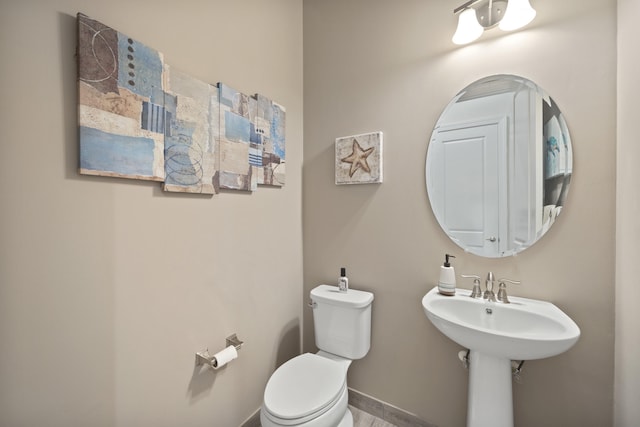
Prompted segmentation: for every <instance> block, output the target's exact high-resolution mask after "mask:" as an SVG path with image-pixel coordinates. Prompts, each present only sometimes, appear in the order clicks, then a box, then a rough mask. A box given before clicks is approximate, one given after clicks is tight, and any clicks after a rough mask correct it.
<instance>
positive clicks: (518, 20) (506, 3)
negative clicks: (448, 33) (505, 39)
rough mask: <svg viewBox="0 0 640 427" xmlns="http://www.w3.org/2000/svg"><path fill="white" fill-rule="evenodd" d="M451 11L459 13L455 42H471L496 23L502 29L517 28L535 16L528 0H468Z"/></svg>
mask: <svg viewBox="0 0 640 427" xmlns="http://www.w3.org/2000/svg"><path fill="white" fill-rule="evenodd" d="M453 13H454V15H455V14H458V13H459V14H460V15H459V16H458V28H457V29H456V32H455V34H454V35H453V39H452V41H453V42H454V43H455V44H467V43H471V42H472V41H474V40H476V39H478V38H479V37H480V36H481V35H482V33H483V32H484V30H488V29H490V28H493V27H495V26H496V25H498V26H499V28H500V29H501V30H503V31H513V30H517V29H518V28H522V27H524V26H525V25H527V24H528V23H530V22H531V21H532V20H533V18H535V16H536V11H535V9H533V8H532V7H531V4H529V0H470V1H468V2H466V3H465V4H463V5H461V6H458V7H457V8H455V9H454V10H453Z"/></svg>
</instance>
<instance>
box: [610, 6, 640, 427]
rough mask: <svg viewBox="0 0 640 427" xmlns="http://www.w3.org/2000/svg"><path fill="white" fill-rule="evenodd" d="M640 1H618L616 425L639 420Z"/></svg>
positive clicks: (622, 425) (621, 426)
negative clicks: (639, 125)
mask: <svg viewBox="0 0 640 427" xmlns="http://www.w3.org/2000/svg"><path fill="white" fill-rule="evenodd" d="M638 17H640V2H638V1H636V0H618V113H617V119H618V142H617V147H618V161H617V173H616V176H617V198H616V284H617V285H616V370H615V425H616V426H617V427H627V426H633V425H637V424H638V420H640V406H639V405H638V396H640V363H639V362H638V361H640V339H638V325H640V312H639V311H638V309H637V303H638V301H640V288H639V287H638V277H640V264H639V263H638V241H640V222H638V218H640V192H639V191H638V183H639V182H640V169H639V168H638V158H640V145H638V137H637V129H636V128H637V122H638V117H639V116H640V108H639V107H638V102H637V99H638V96H640V83H639V82H638V75H640V57H638V48H637V40H638V38H639V37H640V28H638V25H637V19H638Z"/></svg>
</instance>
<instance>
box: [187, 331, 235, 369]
mask: <svg viewBox="0 0 640 427" xmlns="http://www.w3.org/2000/svg"><path fill="white" fill-rule="evenodd" d="M242 344H244V341H241V340H240V339H239V338H238V336H237V335H236V334H233V335H230V336H228V337H227V338H226V347H230V346H233V347H235V349H236V351H237V350H240V348H242ZM226 347H225V348H226ZM201 365H209V366H211V367H212V368H213V369H218V368H219V367H220V366H218V364H217V361H216V357H215V355H214V356H212V355H210V354H209V349H208V348H206V349H204V350H203V351H199V352H197V353H196V366H201Z"/></svg>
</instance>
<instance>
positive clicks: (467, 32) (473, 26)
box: [451, 8, 484, 44]
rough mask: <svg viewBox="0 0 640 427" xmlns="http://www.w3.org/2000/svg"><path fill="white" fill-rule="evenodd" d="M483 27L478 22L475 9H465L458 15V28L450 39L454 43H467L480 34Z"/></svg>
mask: <svg viewBox="0 0 640 427" xmlns="http://www.w3.org/2000/svg"><path fill="white" fill-rule="evenodd" d="M483 31H484V28H482V25H480V24H479V23H478V18H477V17H476V11H475V10H474V9H471V8H469V9H465V10H464V11H462V13H461V14H460V16H459V17H458V28H457V29H456V32H455V34H454V35H453V38H452V39H451V41H453V42H454V43H455V44H467V43H471V42H472V41H474V40H476V39H477V38H478V37H480V36H481V35H482V32H483Z"/></svg>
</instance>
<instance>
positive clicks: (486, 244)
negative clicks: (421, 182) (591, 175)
mask: <svg viewBox="0 0 640 427" xmlns="http://www.w3.org/2000/svg"><path fill="white" fill-rule="evenodd" d="M572 167H573V155H572V149H571V137H570V135H569V130H568V128H567V125H566V123H565V120H564V117H563V116H562V113H561V112H560V109H559V108H558V106H557V105H556V103H555V102H554V101H553V99H551V97H550V96H549V95H548V94H547V93H546V92H545V91H544V90H542V89H541V88H540V87H539V86H538V85H536V84H535V83H534V82H532V81H530V80H527V79H525V78H523V77H518V76H513V75H496V76H490V77H486V78H483V79H481V80H478V81H476V82H474V83H472V84H470V85H469V86H467V87H466V88H464V89H463V90H462V91H460V92H459V93H458V94H457V95H456V96H455V97H454V98H453V100H452V101H451V102H450V103H449V105H447V107H446V108H445V109H444V111H443V113H442V115H441V116H440V118H439V119H438V122H437V123H436V125H435V128H434V130H433V133H432V134H431V141H430V143H429V148H428V150H427V161H426V167H425V175H426V182H427V192H428V195H429V201H430V202H431V208H432V210H433V213H434V215H435V217H436V219H437V220H438V223H439V224H440V226H441V227H442V229H443V230H444V232H445V233H446V234H447V235H448V236H449V237H450V238H451V240H453V241H454V242H455V243H456V244H457V245H458V246H460V247H461V248H463V249H464V250H465V251H467V252H470V253H473V254H476V255H480V256H484V257H490V258H497V257H504V256H510V255H514V254H516V253H518V252H520V251H523V250H524V249H526V248H528V247H529V246H531V245H533V244H534V243H535V242H536V241H538V239H540V237H542V236H543V235H544V234H545V233H546V232H547V231H548V230H549V228H550V227H551V226H552V225H553V223H554V221H555V220H556V218H557V216H558V215H559V214H560V211H561V210H562V206H563V205H564V202H565V199H566V197H567V192H568V190H569V183H570V181H571V172H572Z"/></svg>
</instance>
